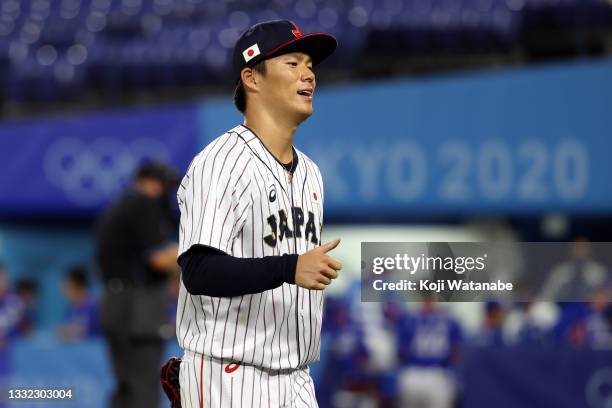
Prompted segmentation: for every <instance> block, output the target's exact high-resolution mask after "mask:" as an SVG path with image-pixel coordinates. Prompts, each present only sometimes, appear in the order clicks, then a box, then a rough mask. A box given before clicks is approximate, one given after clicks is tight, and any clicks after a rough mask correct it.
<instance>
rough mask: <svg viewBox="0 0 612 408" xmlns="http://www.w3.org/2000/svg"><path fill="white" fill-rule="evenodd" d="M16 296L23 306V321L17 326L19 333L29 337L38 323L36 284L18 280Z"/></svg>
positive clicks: (30, 281)
mask: <svg viewBox="0 0 612 408" xmlns="http://www.w3.org/2000/svg"><path fill="white" fill-rule="evenodd" d="M15 288H16V293H17V296H19V298H20V299H21V301H22V302H23V306H24V313H23V319H22V320H21V323H20V324H19V333H20V334H21V335H22V336H29V335H30V334H32V332H33V331H34V330H35V329H36V325H37V323H38V283H37V282H36V281H35V280H33V279H29V278H25V279H20V280H18V281H17V284H16V285H15Z"/></svg>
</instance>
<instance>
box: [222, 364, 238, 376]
mask: <svg viewBox="0 0 612 408" xmlns="http://www.w3.org/2000/svg"><path fill="white" fill-rule="evenodd" d="M238 367H240V364H238V363H229V364H228V365H226V366H225V372H226V373H228V374H231V373H233V372H234V371H236V370H237V369H238Z"/></svg>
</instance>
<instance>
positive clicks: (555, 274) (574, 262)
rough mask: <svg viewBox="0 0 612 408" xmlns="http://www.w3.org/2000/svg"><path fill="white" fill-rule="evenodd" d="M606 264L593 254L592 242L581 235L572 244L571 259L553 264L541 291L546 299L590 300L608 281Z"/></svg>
mask: <svg viewBox="0 0 612 408" xmlns="http://www.w3.org/2000/svg"><path fill="white" fill-rule="evenodd" d="M606 272H607V271H606V267H605V266H604V265H602V264H601V263H599V262H598V261H596V260H595V259H594V257H593V251H592V247H591V242H590V241H589V240H588V239H587V238H586V237H577V238H575V239H574V241H573V242H572V243H571V244H570V248H569V259H568V260H566V261H564V262H562V263H560V264H559V265H557V266H556V267H554V268H553V270H552V271H551V273H550V275H549V276H548V278H547V280H546V282H545V284H544V286H543V289H542V293H541V297H542V298H543V299H545V300H553V301H569V302H576V301H587V300H588V299H589V298H590V296H591V295H592V294H593V293H594V291H595V290H597V289H599V288H601V287H602V286H603V285H604V284H605V283H606Z"/></svg>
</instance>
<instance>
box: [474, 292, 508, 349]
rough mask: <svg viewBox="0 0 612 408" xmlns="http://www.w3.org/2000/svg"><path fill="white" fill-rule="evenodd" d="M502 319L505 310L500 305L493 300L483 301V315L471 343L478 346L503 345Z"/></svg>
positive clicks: (504, 343) (504, 342)
mask: <svg viewBox="0 0 612 408" xmlns="http://www.w3.org/2000/svg"><path fill="white" fill-rule="evenodd" d="M504 320H505V311H504V309H503V307H502V305H501V304H500V303H499V302H497V301H494V300H490V301H488V302H485V304H484V317H483V319H482V323H481V324H480V328H479V329H478V331H477V332H476V335H475V336H474V337H473V338H472V344H473V345H475V346H479V347H488V346H493V347H495V346H504V345H506V341H505V339H504V330H503V329H504Z"/></svg>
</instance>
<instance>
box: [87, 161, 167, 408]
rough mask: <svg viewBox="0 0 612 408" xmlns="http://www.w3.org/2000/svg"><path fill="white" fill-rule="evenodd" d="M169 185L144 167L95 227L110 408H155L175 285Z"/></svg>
mask: <svg viewBox="0 0 612 408" xmlns="http://www.w3.org/2000/svg"><path fill="white" fill-rule="evenodd" d="M176 181H177V175H176V172H175V171H174V170H173V169H171V168H169V167H168V166H166V165H164V164H161V163H158V162H148V163H145V164H143V165H142V166H141V167H140V168H139V169H138V170H137V172H136V176H135V178H134V180H133V183H132V185H131V186H129V188H127V189H126V191H125V192H124V193H123V194H122V195H121V196H120V197H119V198H118V199H117V200H116V201H115V202H114V203H112V204H111V205H110V206H109V207H108V208H107V209H106V210H105V211H104V213H103V214H102V215H101V217H100V219H99V221H98V226H97V245H98V248H97V252H98V253H97V255H98V262H99V267H100V271H101V274H102V279H103V282H104V292H103V297H102V301H101V322H102V330H103V333H104V335H105V336H106V338H107V341H108V345H109V351H110V358H111V360H112V366H113V371H114V374H115V378H116V389H115V392H114V395H113V397H112V402H111V405H110V406H111V407H112V408H141V407H142V408H155V407H157V406H158V404H159V390H160V386H159V367H160V362H161V361H160V360H161V357H162V353H163V347H164V327H165V326H166V325H167V320H168V309H167V293H168V292H167V280H168V279H169V278H171V279H172V278H173V279H178V271H179V269H178V265H177V262H176V254H177V245H176V242H175V240H174V236H173V232H174V231H175V225H174V222H173V217H172V212H171V211H170V206H169V199H170V197H169V196H170V194H171V193H172V192H174V191H175V187H176Z"/></svg>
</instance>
